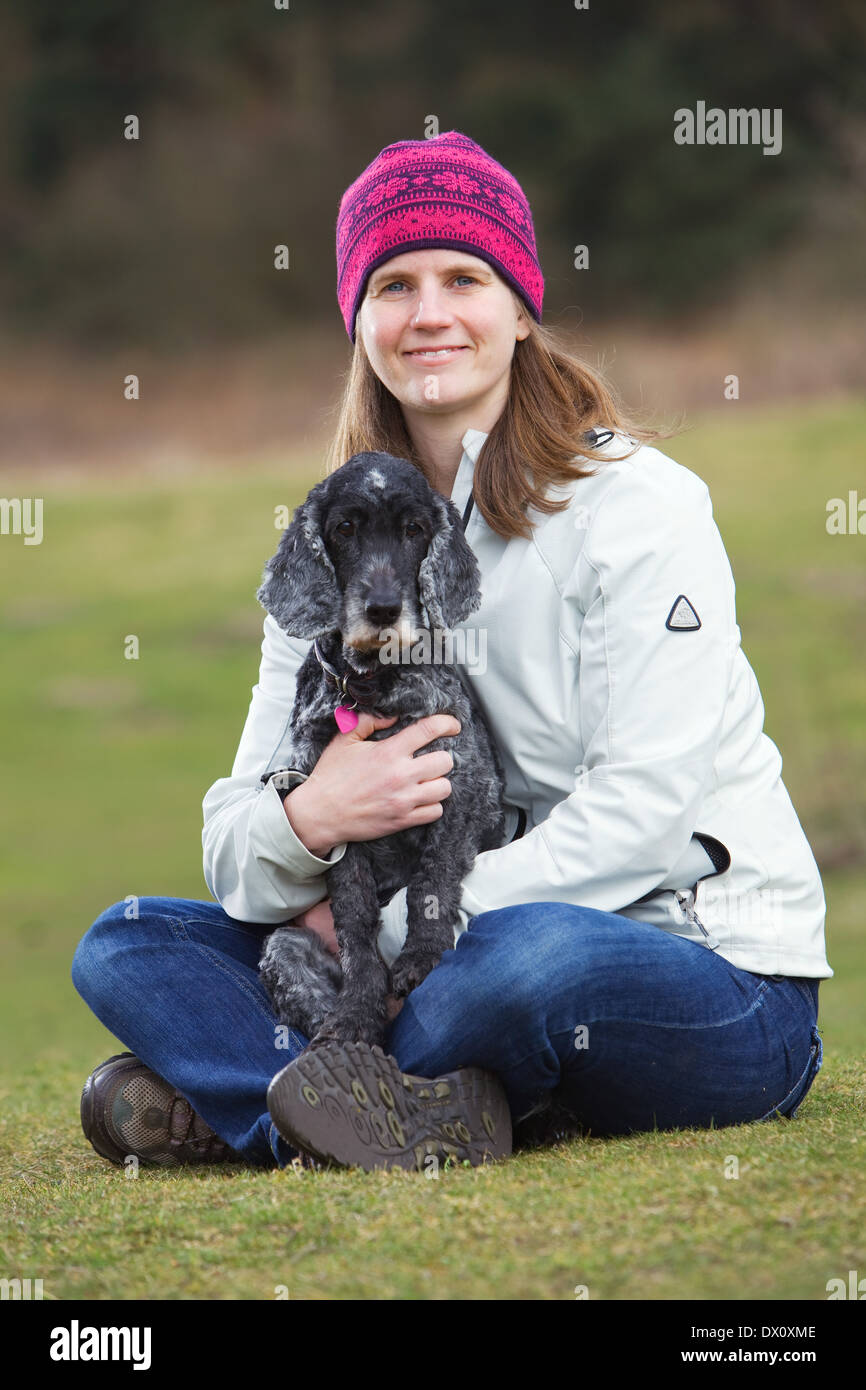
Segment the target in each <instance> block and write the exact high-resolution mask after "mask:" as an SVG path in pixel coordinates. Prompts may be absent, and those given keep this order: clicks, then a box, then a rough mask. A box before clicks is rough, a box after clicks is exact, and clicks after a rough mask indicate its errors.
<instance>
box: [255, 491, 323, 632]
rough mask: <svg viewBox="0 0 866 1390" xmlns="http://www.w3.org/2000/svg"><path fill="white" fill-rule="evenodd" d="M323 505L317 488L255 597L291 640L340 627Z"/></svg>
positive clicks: (267, 567)
mask: <svg viewBox="0 0 866 1390" xmlns="http://www.w3.org/2000/svg"><path fill="white" fill-rule="evenodd" d="M325 481H326V482H327V479H325ZM320 486H321V485H320ZM323 505H324V496H323V492H322V491H320V490H319V487H315V488H313V490H312V492H311V493H310V495H309V497H308V498H307V500H306V502H303V503H302V504H301V506H300V507H297V508H296V510H295V514H294V517H293V519H292V523H291V525H290V526H288V527H287V528H286V530H285V531H284V532H283V534H282V538H281V540H280V544H279V548H278V550H277V553H276V554H275V555H272V556H271V558H270V560H268V563H267V564H266V565H265V572H264V575H263V576H262V585H261V588H260V589H259V590H258V593H257V594H256V598H257V599H258V601H259V603H260V604H261V605H262V607H263V608H265V609H267V611H268V612H269V613H270V614H271V616H272V617H273V618H275V619H276V621H277V622H278V623H279V625H280V627H281V628H283V629H284V631H285V632H287V633H288V634H289V636H290V637H300V638H308V639H312V638H314V637H321V636H322V635H323V634H324V633H327V632H333V631H334V629H335V628H339V626H340V620H341V598H340V589H339V585H338V584H337V576H336V574H335V573H334V566H333V565H332V564H331V561H330V558H329V556H328V552H327V551H326V549H325V543H324V541H323V539H322V530H321V524H320V523H321V517H322V509H323Z"/></svg>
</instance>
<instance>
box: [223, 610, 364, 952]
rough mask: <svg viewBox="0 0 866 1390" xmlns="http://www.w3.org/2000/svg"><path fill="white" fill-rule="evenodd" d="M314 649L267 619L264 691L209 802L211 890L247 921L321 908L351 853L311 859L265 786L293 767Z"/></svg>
mask: <svg viewBox="0 0 866 1390" xmlns="http://www.w3.org/2000/svg"><path fill="white" fill-rule="evenodd" d="M309 645H310V644H309V642H301V641H297V640H295V639H294V638H291V637H289V636H288V635H287V634H286V633H285V632H283V630H282V629H281V628H280V627H279V626H278V624H277V623H276V622H275V621H274V619H273V618H272V617H271V615H270V614H267V615H266V617H265V622H264V640H263V642H262V659H261V666H260V668H259V679H258V684H257V685H254V686H253V691H252V700H251V702H250V708H249V713H248V714H247V719H246V723H245V725H244V729H243V733H242V735H241V741H240V746H239V747H238V751H237V754H236V756H235V760H234V765H233V767H232V770H231V775H230V776H229V777H221V778H220V780H219V781H218V782H214V784H213V786H212V787H211V788H210V789H209V791H208V792H207V793H206V795H205V798H204V801H203V802H202V810H203V813H204V828H203V830H202V850H203V867H204V878H205V883H206V884H207V886H208V889H209V890H210V892H211V893H212V894H213V896H214V898H216V900H217V902H218V903H219V904H220V905H221V907H222V908H223V909H224V910H225V911H226V912H227V913H228V915H229V916H230V917H234V918H235V920H236V921H239V922H261V923H262V924H265V925H272V924H275V923H278V922H285V921H287V920H288V919H289V918H291V917H294V916H296V915H297V914H298V913H299V912H303V911H304V910H305V908H308V907H312V905H313V904H314V903H317V902H320V901H321V899H322V898H325V897H327V886H326V882H325V874H326V873H327V871H328V869H329V868H330V867H331V865H332V864H335V863H336V862H337V861H338V860H339V859H342V857H343V855H344V854H345V852H346V844H345V842H344V843H343V844H339V845H335V846H334V848H333V849H332V850H331V853H330V855H329V857H328V858H327V859H319V858H318V856H317V855H315V854H311V853H310V851H309V850H308V849H307V848H306V846H305V845H304V844H302V842H301V841H300V840H299V839H298V837H297V835H296V834H295V832H294V830H293V829H292V827H291V825H290V823H289V819H288V817H287V815H286V813H285V810H284V809H283V803H282V801H281V799H280V796H279V793H278V792H277V790H276V788H275V787H274V786H273V784H272V783H271V782H268V783H267V784H266V785H265V786H263V785H262V782H261V777H262V774H263V773H265V772H268V771H270V770H271V769H272V768H274V767H279V766H282V765H284V764H285V765H288V766H291V747H290V744H289V741H288V740H289V720H290V718H291V713H292V707H293V705H294V702H295V682H296V679H297V673H298V671H299V669H300V667H301V664H302V663H303V661H304V658H305V657H306V655H307V651H308V650H309ZM335 732H336V726H335Z"/></svg>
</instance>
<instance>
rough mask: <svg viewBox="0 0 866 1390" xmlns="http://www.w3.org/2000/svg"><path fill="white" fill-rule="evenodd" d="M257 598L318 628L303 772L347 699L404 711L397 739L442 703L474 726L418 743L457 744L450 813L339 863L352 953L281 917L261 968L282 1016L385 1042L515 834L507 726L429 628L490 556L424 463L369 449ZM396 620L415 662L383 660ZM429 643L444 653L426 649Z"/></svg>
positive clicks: (472, 600) (299, 708)
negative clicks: (388, 913) (503, 733)
mask: <svg viewBox="0 0 866 1390" xmlns="http://www.w3.org/2000/svg"><path fill="white" fill-rule="evenodd" d="M258 599H259V602H260V603H261V604H262V606H263V607H264V608H265V609H267V611H268V612H269V613H270V614H271V615H272V616H273V617H274V619H275V620H276V622H277V623H278V624H279V625H280V627H282V628H283V629H284V630H285V631H286V632H287V633H288V634H289V635H290V636H292V637H295V638H301V639H304V640H307V639H309V640H310V641H311V642H312V646H311V647H310V650H309V652H308V654H307V656H306V658H305V660H304V662H303V663H302V665H301V667H300V670H299V672H298V678H297V683H296V694H295V703H294V708H293V711H292V716H291V723H290V731H291V748H292V756H291V765H292V767H294V768H295V769H297V770H298V771H300V772H304V773H309V772H310V771H311V770H312V769H313V768H314V767H315V764H316V763H317V761H318V759H319V757H320V756H321V754H322V753H323V751H324V749H325V748H326V747H327V745H328V744H329V743H330V742H331V740H332V739H333V738H334V736H335V735H336V733H337V727H336V725H335V708H336V707H337V706H338V705H340V704H342V705H343V706H344V708H345V707H349V706H352V705H353V703H354V705H355V707H356V709H358V710H369V711H373V712H375V713H378V714H382V715H396V716H397V719H396V721H395V722H394V724H392V725H390V726H389V727H388V728H384V729H376V730H374V731H373V733H372V734H371V735H370V738H371V739H382V738H390V737H391V736H392V735H393V734H396V733H398V732H399V731H400V730H401V729H403V728H405V727H406V725H407V724H410V723H413V722H414V721H416V720H418V719H421V718H423V717H425V716H428V715H432V714H453V715H454V716H455V717H456V718H457V719H458V720H459V722H460V724H461V731H460V733H458V734H454V735H451V736H448V737H444V738H437V739H432V740H431V741H430V743H428V744H427V745H426V746H425V747H424V748H422V749H419V750H418V751H417V753H416V754H415V756H418V754H419V753H426V752H431V751H433V750H434V749H440V748H446V749H447V750H448V751H449V752H450V753H451V755H452V758H453V760H454V765H453V768H452V770H451V772H450V773H449V774H448V776H449V777H450V778H451V794H450V795H449V796H447V797H445V799H444V800H443V801H442V802H441V806H442V815H441V816H440V817H439V818H438V819H436V820H434V821H431V822H429V823H428V824H425V825H419V826H412V827H408V828H407V829H404V830H399V831H396V832H394V833H393V834H390V835H383V836H381V837H379V838H378V839H374V840H369V841H365V842H361V841H350V842H349V843H348V845H347V847H346V851H345V854H344V855H343V857H342V858H341V859H340V860H338V861H337V862H336V863H334V864H333V865H332V867H331V868H330V869H329V870H328V872H327V889H328V895H329V897H330V900H331V911H332V913H333V918H334V930H335V933H336V937H337V944H338V946H339V964H338V963H337V960H336V959H335V957H334V956H333V955H332V954H330V953H329V952H328V951H327V950H326V948H325V946H324V945H323V943H322V941H321V939H320V938H319V937H318V936H317V935H316V934H315V933H314V932H312V931H310V930H308V929H306V928H302V927H292V926H284V927H278V928H277V930H276V931H274V932H272V933H271V934H270V935H269V936H268V937H267V939H266V940H265V942H264V946H263V954H262V957H261V961H260V972H261V978H262V980H263V981H264V983H265V986H266V988H267V990H268V992H269V994H270V996H271V999H272V1000H273V1003H274V1007H275V1009H276V1012H277V1015H278V1017H279V1019H280V1021H281V1022H283V1023H286V1024H288V1025H290V1026H291V1027H294V1028H297V1029H299V1031H301V1032H302V1033H304V1034H305V1035H306V1036H307V1037H308V1038H310V1039H311V1040H312V1041H311V1044H310V1045H311V1046H316V1045H317V1044H320V1043H324V1042H330V1041H337V1042H341V1043H345V1042H366V1043H369V1044H371V1045H375V1044H379V1045H381V1043H382V1041H383V1038H384V1034H385V1028H386V1026H387V1010H386V997H387V995H388V993H389V992H390V993H392V994H393V995H395V996H396V997H398V998H401V997H403V996H405V995H407V994H408V993H409V991H410V990H412V989H414V988H415V987H416V986H417V985H419V984H420V983H421V982H422V980H423V979H424V978H425V976H426V975H427V974H428V972H429V971H430V970H432V969H433V967H434V966H435V965H437V964H438V962H439V961H440V959H441V957H442V954H443V952H444V951H447V950H448V949H450V948H452V947H453V945H454V925H455V922H456V921H457V912H458V907H459V903H460V894H461V881H462V879H463V878H464V877H465V875H466V874H467V872H468V871H469V869H470V868H471V866H472V863H473V861H474V859H475V856H476V855H477V854H479V853H481V852H482V851H484V850H487V849H496V848H498V847H499V846H500V845H501V844H502V843H503V840H504V836H505V824H506V821H505V810H504V805H503V788H504V775H503V769H502V764H501V760H500V757H499V753H498V751H497V748H496V744H495V741H494V738H493V735H492V733H491V731H490V728H489V726H488V724H487V721H486V719H485V717H484V714H483V712H482V710H481V708H480V706H479V704H478V702H477V699H476V698H475V696H474V694H473V693H471V692H470V690H469V688H468V686H467V685H466V684H465V683H464V681H463V680H462V679H461V677H460V676H459V674H458V672H457V669H456V666H455V665H454V664H453V662H452V663H449V662H447V661H443V660H441V659H440V660H435V659H433V658H434V657H435V656H436V655H437V654H438V655H439V656H440V657H441V651H442V643H441V641H440V642H439V644H438V648H437V643H436V642H434V641H432V640H430V638H431V636H432V635H434V634H443V633H444V632H445V631H446V630H450V629H453V628H454V627H455V626H456V625H457V624H458V623H462V622H463V621H464V620H465V619H466V618H467V617H468V616H469V615H470V614H471V613H473V612H474V611H475V610H476V609H477V608H478V606H479V604H480V602H481V589H480V572H479V569H478V562H477V560H476V558H475V555H474V553H473V551H472V549H471V547H470V546H469V545H468V543H467V541H466V540H465V538H464V535H463V526H462V522H461V518H460V514H459V512H458V511H457V509H456V507H455V506H454V503H453V502H451V501H450V499H447V498H445V497H443V496H442V495H441V494H440V493H438V492H435V491H434V490H433V489H432V488H431V487H430V485H429V484H428V482H427V480H426V478H425V477H424V475H423V473H422V472H421V471H420V469H418V468H417V467H415V465H414V464H412V463H410V462H409V461H408V460H407V459H401V458H395V457H394V456H393V455H392V454H387V453H360V454H355V455H354V456H353V457H352V458H351V459H349V461H348V462H347V463H345V464H343V465H342V467H340V468H338V469H337V470H336V471H335V472H334V473H332V474H330V475H329V476H328V477H327V478H326V479H325V480H324V481H323V482H321V483H318V484H317V485H316V486H315V487H314V488H313V489H312V491H311V492H310V494H309V496H308V497H307V499H306V501H305V502H303V503H302V505H301V506H300V507H298V508H297V510H296V511H295V513H294V517H293V520H292V523H291V525H290V526H289V527H288V529H287V530H286V531H285V532H284V533H283V536H282V539H281V542H280V545H279V548H278V550H277V552H276V554H275V555H274V556H273V557H272V558H271V559H270V560H269V561H268V564H267V566H266V568H265V573H264V580H263V583H262V586H261V588H260V589H259V591H258ZM425 630H426V634H427V640H426V642H425V641H424V633H425ZM394 634H400V635H401V637H402V639H404V640H403V647H402V650H403V652H406V653H407V654H409V655H410V660H409V661H408V662H405V661H404V660H399V659H398V660H393V659H392V660H383V659H382V658H383V653H384V652H385V650H386V643H387V640H388V638H389V636H390V637H392V638H393V636H394ZM418 638H420V639H421V641H420V642H416V639H418ZM410 644H414V645H410ZM446 648H447V644H446ZM425 649H426V654H427V655H428V656H429V658H430V659H429V660H426V661H421V662H418V661H416V660H415V658H416V656H417V655H419V654H420V655H424V653H425ZM391 650H392V652H393V650H394V647H393V643H392V647H391ZM404 886H405V887H406V889H407V917H408V934H407V937H406V942H405V945H404V948H403V950H402V952H401V954H400V956H399V957H398V958H397V960H396V961H395V962H394V964H393V965H392V967H391V970H390V978H389V971H388V968H387V966H386V965H385V963H384V961H383V960H382V958H381V956H380V954H379V951H378V947H377V936H378V932H379V929H380V925H381V922H380V909H381V907H382V906H384V904H385V903H387V902H388V901H389V900H390V898H391V897H392V896H393V895H394V894H395V893H396V892H397V891H398V890H399V889H400V888H402V887H404Z"/></svg>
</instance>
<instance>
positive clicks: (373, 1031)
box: [306, 1013, 385, 1051]
mask: <svg viewBox="0 0 866 1390" xmlns="http://www.w3.org/2000/svg"><path fill="white" fill-rule="evenodd" d="M384 1037H385V1029H384V1026H383V1025H382V1024H381V1023H379V1022H378V1021H377V1020H375V1019H371V1018H369V1017H368V1016H366V1015H365V1016H364V1017H361V1016H360V1015H359V1014H357V1013H347V1014H331V1015H330V1016H329V1017H328V1018H326V1019H325V1021H324V1023H323V1024H322V1026H321V1028H320V1029H319V1031H318V1033H317V1034H316V1036H315V1037H314V1038H311V1039H310V1042H309V1044H308V1046H307V1049H306V1050H307V1051H315V1049H316V1048H317V1047H322V1046H324V1045H325V1044H326V1043H353V1042H364V1043H369V1044H370V1046H371V1047H374V1046H378V1047H381V1046H382V1043H383V1041H384Z"/></svg>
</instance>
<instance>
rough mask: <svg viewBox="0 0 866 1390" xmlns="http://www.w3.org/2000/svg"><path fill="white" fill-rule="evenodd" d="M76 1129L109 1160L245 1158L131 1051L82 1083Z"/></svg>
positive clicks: (175, 1161)
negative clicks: (79, 1115)
mask: <svg viewBox="0 0 866 1390" xmlns="http://www.w3.org/2000/svg"><path fill="white" fill-rule="evenodd" d="M81 1128H82V1129H83V1130H84V1134H85V1137H86V1138H87V1139H89V1140H90V1142H91V1144H92V1145H93V1147H94V1149H95V1150H96V1152H97V1153H98V1154H101V1155H102V1157H103V1158H108V1159H110V1160H111V1162H112V1163H117V1164H124V1163H125V1161H126V1159H128V1158H133V1157H134V1158H138V1159H140V1160H141V1161H142V1162H143V1163H155V1164H158V1165H160V1166H162V1167H174V1166H175V1165H177V1164H180V1163H223V1162H226V1161H228V1162H235V1163H242V1162H243V1161H244V1160H243V1158H241V1156H240V1155H239V1154H236V1153H235V1152H234V1150H233V1149H230V1148H229V1146H228V1144H226V1143H225V1142H224V1140H222V1139H219V1138H218V1137H217V1135H216V1134H214V1132H213V1130H212V1129H211V1128H210V1126H209V1125H206V1124H205V1122H204V1120H203V1119H202V1118H201V1116H200V1115H197V1114H196V1113H195V1111H194V1110H193V1108H192V1106H191V1105H190V1103H189V1101H188V1100H186V1099H185V1098H184V1097H183V1096H182V1095H181V1094H180V1092H178V1091H176V1090H175V1088H174V1087H173V1086H170V1085H169V1083H168V1082H167V1081H163V1079H162V1077H161V1076H157V1075H156V1072H153V1071H151V1070H150V1068H149V1067H146V1066H145V1065H144V1063H143V1062H140V1061H139V1060H138V1058H137V1057H134V1056H133V1054H132V1053H131V1052H120V1053H118V1055H117V1056H116V1057H109V1058H108V1061H107V1062H103V1063H102V1064H101V1066H98V1067H97V1068H96V1070H95V1071H94V1072H93V1073H92V1074H91V1075H90V1076H89V1077H88V1078H87V1080H86V1081H85V1083H84V1089H83V1090H82V1092H81Z"/></svg>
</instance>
